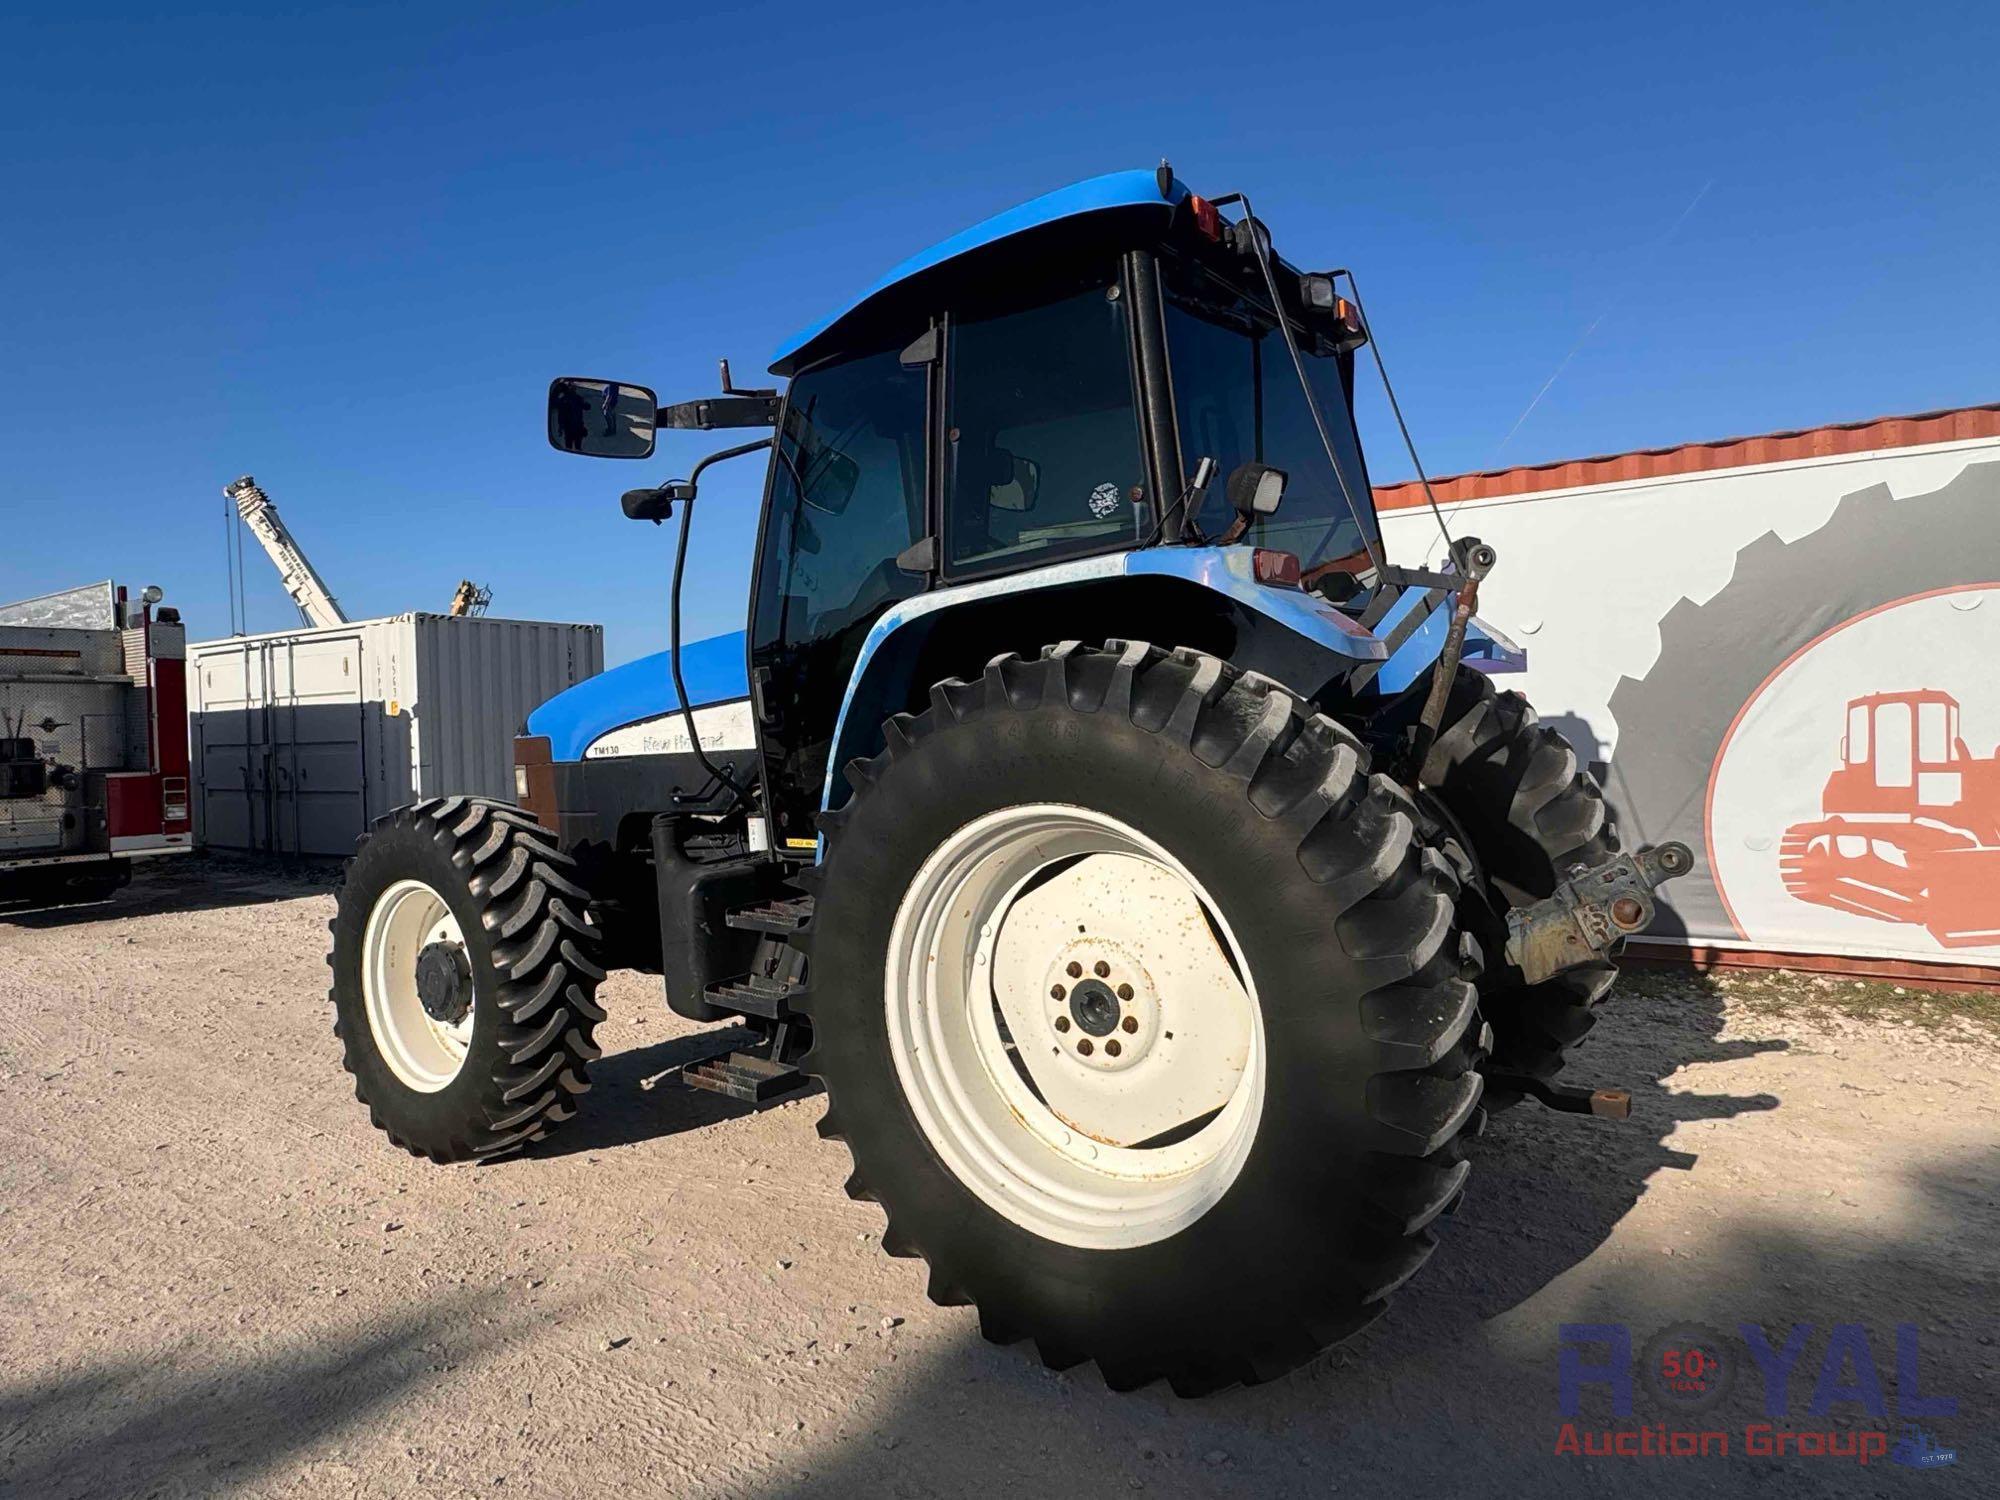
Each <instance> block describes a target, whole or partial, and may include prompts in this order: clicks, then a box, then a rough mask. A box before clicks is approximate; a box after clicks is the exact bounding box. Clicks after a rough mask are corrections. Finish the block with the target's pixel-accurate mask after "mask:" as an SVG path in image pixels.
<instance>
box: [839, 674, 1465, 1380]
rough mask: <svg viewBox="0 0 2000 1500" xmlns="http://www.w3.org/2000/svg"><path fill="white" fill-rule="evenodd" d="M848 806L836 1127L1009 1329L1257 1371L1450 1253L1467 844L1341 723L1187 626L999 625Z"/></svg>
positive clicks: (1162, 1373)
mask: <svg viewBox="0 0 2000 1500" xmlns="http://www.w3.org/2000/svg"><path fill="white" fill-rule="evenodd" d="M885 737H886V747H887V748H886V749H885V750H884V752H883V753H882V754H881V755H879V756H876V757H875V758H874V759H872V760H869V761H865V762H863V761H857V762H855V763H853V764H852V765H850V766H849V767H848V770H847V777H848V780H849V782H850V784H851V785H852V788H853V796H852V797H851V799H850V800H849V801H848V802H847V804H846V805H845V806H844V807H842V808H841V809H840V810H838V811H837V812H834V813H830V814H828V815H826V817H825V819H824V823H823V828H824V831H825V833H826V835H827V853H826V858H825V861H824V863H823V864H822V866H821V867H820V869H819V870H818V871H817V872H814V873H812V874H810V875H809V876H808V877H807V883H808V884H809V885H810V886H811V887H812V888H813V889H814V890H815V891H816V892H817V902H818V905H817V910H816V915H815V919H814V923H813V935H812V939H811V941H812V950H811V951H812V958H811V968H810V973H809V989H808V994H807V997H806V999H805V1001H804V1005H805V1007H806V1008H807V1009H809V1010H810V1013H811V1016H812V1020H813V1036H814V1045H813V1050H812V1051H811V1052H810V1053H809V1054H808V1055H807V1058H806V1061H805V1066H806V1067H807V1068H808V1069H809V1070H810V1071H812V1072H813V1073H815V1074H816V1075H817V1076H818V1077H820V1078H821V1079H822V1080H823V1082H824V1083H825V1085H826V1089H827V1092H828V1095H829V1104H828V1109H827V1114H826V1117H825V1120H824V1121H823V1123H822V1125H821V1134H822V1135H826V1136H831V1137H838V1138H840V1139H842V1140H844V1141H845V1142H846V1143H847V1145H848V1147H849V1149H850V1151H851V1153H852V1155H853V1159H854V1172H853V1175H852V1177H851V1178H850V1179H849V1182H848V1191H849V1193H850V1194H851V1195H853V1196H854V1197H857V1198H862V1199H868V1200H872V1201H875V1202H877V1203H879V1204H881V1205H882V1207H883V1208H884V1209H885V1210H886V1211H887V1213H888V1226H887V1228H886V1230H885V1231H884V1233H883V1245H884V1247H885V1248H886V1249H888V1250H889V1251H890V1252H891V1253H892V1254H899V1255H914V1256H921V1257H923V1258H924V1259H926V1260H927V1261H928V1262H929V1263H930V1268H931V1278H930V1294H931V1296H932V1298H933V1299H934V1300H936V1301H938V1302H940V1303H943V1304H946V1305H957V1304H964V1303H972V1304H975V1305H976V1306H977V1307H978V1309H979V1316H980V1323H981V1327H982V1329H983V1331H984V1332H985V1334H986V1336H987V1337H988V1338H989V1339H992V1340H994V1341H995V1342H999V1343H1011V1342H1014V1341H1016V1340H1019V1339H1024V1338H1026V1339H1032V1340H1033V1341H1034V1343H1035V1346H1036V1349H1037V1351H1038V1352H1039V1354H1040V1356H1041V1358H1042V1359H1043V1360H1044V1361H1045V1362H1046V1363H1048V1364H1050V1365H1052V1366H1055V1367H1057V1368H1063V1367H1067V1366H1071V1365H1074V1364H1077V1363H1080V1362H1082V1361H1084V1360H1094V1361H1096V1363H1097V1364H1098V1366H1099V1368H1100V1369H1101V1370H1102V1372H1103V1375H1104V1378H1105V1380H1106V1382H1107V1383H1108V1384H1109V1385H1111V1386H1112V1387H1113V1388H1115V1389H1130V1388H1133V1387H1137V1386H1140V1385H1144V1384H1146V1383H1148V1382H1151V1381H1154V1380H1158V1379H1161V1378H1164V1379H1166V1380H1168V1381H1169V1382H1171V1383H1172V1385H1173V1387H1174V1389H1175V1390H1177V1391H1178V1392H1180V1393H1181V1394H1184V1395H1193V1394H1200V1393H1203V1392H1207V1391H1212V1390H1217V1389H1220V1388H1223V1387H1226V1386H1229V1385H1233V1384H1237V1383H1243V1384H1251V1383H1255V1382H1258V1381H1263V1380H1268V1379H1271V1378H1272V1377H1274V1376H1276V1375H1279V1374H1281V1373H1283V1372H1284V1371H1286V1370H1289V1369H1291V1368H1293V1367H1294V1366H1296V1365H1298V1364H1300V1363H1302V1362H1304V1361H1305V1360H1308V1359H1310V1358H1311V1357H1312V1356H1313V1355H1314V1354H1315V1353H1317V1352H1318V1351H1319V1350H1321V1349H1323V1348H1325V1347H1326V1346H1328V1345H1329V1344H1332V1343H1334V1342H1336V1341H1337V1340H1339V1339H1341V1338H1344V1337H1345V1336H1347V1335H1348V1334H1351V1333H1353V1332H1354V1331H1355V1330H1356V1329H1358V1328H1360V1327H1361V1326H1362V1325H1363V1324H1365V1323H1367V1322H1368V1321H1369V1320H1370V1319H1372V1318H1373V1317H1374V1316H1375V1315H1376V1314H1377V1313H1379V1312H1380V1311H1381V1310H1382V1309H1383V1307H1384V1305H1385V1302H1386V1299H1387V1298H1388V1297H1389V1295H1390V1294H1391V1293H1392V1292H1393V1291H1394V1290H1395V1289H1396V1288H1397V1287H1399V1286H1400V1285H1401V1284H1402V1283H1403V1282H1404V1281H1405V1280H1407V1279H1408V1278H1409V1277H1410V1276H1411V1275H1412V1274H1413V1273H1414V1272H1415V1271H1416V1270H1417V1268H1418V1267H1419V1266H1420V1265H1421V1264H1422V1263H1423V1261H1424V1260H1425V1259H1426V1258H1427V1257H1428V1256H1429V1254H1430V1252H1431V1249H1432V1247H1433V1245H1434V1238H1433V1235H1434V1230H1433V1227H1432V1226H1433V1224H1434V1222H1435V1221H1436V1219H1437V1218H1438V1216H1439V1214H1441V1213H1443V1212H1444V1211H1445V1210H1447V1209H1448V1208H1450V1207H1451V1206H1453V1205H1454V1204H1455V1203H1456V1201H1457V1199H1458V1197H1459V1195H1460V1193H1461V1192H1462V1190H1463V1187H1464V1184H1465V1180H1466V1177H1467V1174H1468V1173H1469V1171H1470V1166H1469V1163H1468V1162H1467V1160H1466V1156H1465V1151H1464V1147H1465V1144H1466V1142H1467V1140H1468V1138H1469V1137H1470V1136H1471V1135H1473V1134H1476V1132H1477V1131H1478V1129H1479V1128H1480V1126H1481V1124H1483V1121H1484V1114H1483V1111H1482V1110H1481V1109H1480V1089H1481V1080H1480V1075H1479V1072H1478V1065H1479V1061H1480V1054H1481V1048H1482V1046H1483V1044H1484V1040H1485V1037H1484V1028H1483V1026H1482V1024H1481V1021H1480V1019H1479V1016H1478V1011H1477V1000H1476V992H1475V981H1476V979H1477V976H1478V972H1479V951H1478V947H1477V945H1476V944H1475V943H1474V942H1472V941H1471V940H1470V939H1469V938H1467V937H1465V936H1464V935H1463V934H1462V933H1461V932H1460V930H1459V928H1458V926H1457V924H1456V918H1455V902H1456V897H1457V894H1458V883H1459V878H1460V872H1461V870H1463V869H1466V868H1467V866H1466V865H1465V863H1464V858H1463V855H1462V854H1461V853H1460V851H1458V849H1457V847H1456V846H1455V845H1454V844H1453V843H1452V842H1451V840H1450V839H1449V837H1448V836H1446V835H1444V834H1443V832H1442V830H1440V829H1439V828H1438V827H1436V826H1435V825H1433V824H1430V823H1428V822H1427V820H1426V819H1425V818H1424V817H1423V816H1422V814H1421V813H1420V812H1419V811H1418V809H1417V807H1416V806H1415V805H1414V804H1413V803H1412V802H1411V801H1410V799H1409V798H1408V797H1407V796H1406V795H1405V794H1404V793H1403V792H1402V791H1401V790H1400V789H1399V788H1398V787H1397V786H1395V785H1394V784H1393V783H1392V782H1390V781H1389V780H1387V779H1386V778H1384V777H1381V776H1377V775H1372V774H1371V773H1370V770H1369V759H1368V753H1367V751H1366V750H1365V749H1363V748H1362V747H1361V745H1360V744H1359V742H1358V741H1357V740H1356V739H1355V738H1354V736H1353V735H1351V734H1350V733H1349V732H1348V731H1347V730H1345V729H1344V728H1342V727H1341V726H1339V725H1338V724H1336V723H1335V722H1334V721H1333V720H1331V719H1329V718H1326V717H1324V716H1322V715H1318V714H1315V713H1314V712H1312V710H1311V708H1310V707H1309V706H1308V705H1306V704H1304V703H1303V702H1301V701H1300V700H1299V699H1297V698H1295V697H1293V696H1292V695H1291V694H1290V693H1288V692H1287V691H1285V690H1284V689H1282V688H1281V687H1279V686H1277V685H1276V684H1274V683H1272V682H1270V681H1269V680H1267V679H1264V678H1261V677H1258V676H1255V675H1253V674H1247V673H1240V672H1238V671H1237V670H1236V669H1234V668H1232V667H1230V666H1229V665H1227V664H1226V663H1224V662H1221V661H1219V660H1216V659H1215V658H1212V657H1208V656H1204V655H1201V654H1198V653H1195V652H1192V651H1186V650H1182V651H1175V652H1171V653H1169V652H1166V651H1163V650H1160V649H1158V648H1155V647H1150V646H1146V645H1143V644H1137V643H1132V644H1128V643H1125V642H1121V641H1112V642H1109V643H1107V645H1106V648H1105V649H1104V650H1102V651H1098V650H1091V649H1085V648H1082V647H1079V646H1077V645H1075V644H1074V643H1069V644H1065V645H1063V646H1058V647H1052V648H1049V649H1047V650H1045V651H1044V652H1043V654H1042V656H1041V657H1040V659H1038V660H1034V661H1025V660H1021V659H1020V658H1018V657H1014V656H1011V655H1010V656H1003V657H1000V658H997V659H996V660H994V661H993V662H992V663H991V664H990V665H988V667H987V668H986V670H985V673H984V674H983V675H982V676H981V677H979V678H978V679H976V680H972V681H958V680H952V681H947V682H944V683H941V684H939V685H938V686H937V687H936V688H934V689H933V690H932V692H931V701H930V707H929V709H928V710H927V711H925V712H923V713H920V714H916V715H914V716H910V715H899V716H897V717H896V718H894V719H891V720H890V721H889V722H888V723H887V725H886V726H885Z"/></svg>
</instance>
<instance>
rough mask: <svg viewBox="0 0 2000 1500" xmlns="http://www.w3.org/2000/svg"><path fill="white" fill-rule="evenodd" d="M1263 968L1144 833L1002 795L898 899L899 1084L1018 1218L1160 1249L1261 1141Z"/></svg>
mask: <svg viewBox="0 0 2000 1500" xmlns="http://www.w3.org/2000/svg"><path fill="white" fill-rule="evenodd" d="M1247 972H1248V971H1247V968H1246V966H1245V965H1244V964H1243V962H1242V959H1241V954H1240V952H1239V951H1238V950H1236V949H1235V947H1234V940H1233V938H1231V937H1230V936H1229V935H1228V933H1227V929H1226V926H1225V924H1224V918H1223V916H1222V914H1221V913H1220V911H1219V910H1218V909H1216V908H1215V907H1214V905H1213V903H1212V901H1210V899H1209V898H1208V895H1207V893H1206V892H1205V891H1204V890H1203V889H1202V888H1201V886H1200V885H1199V884H1198V883H1197V882H1196V881H1195V879H1194V878H1193V877H1192V876H1191V875H1190V874H1189V872H1188V871H1187V870H1186V868H1185V867H1184V866H1182V865H1181V864H1180V863H1179V862H1178V861H1177V860H1175V859H1174V858H1173V856H1172V855H1170V854H1168V853H1167V852H1166V851H1165V850H1164V849H1162V848H1161V847H1160V846H1159V845H1158V844H1157V843H1155V842H1154V841H1153V840H1152V839H1150V838H1148V837H1147V836H1146V835H1145V834H1143V833H1140V832H1139V831H1138V830H1136V829H1134V828H1132V827H1131V826H1130V825H1129V824H1125V823H1122V822H1119V821H1118V820H1117V819H1115V818H1112V817H1110V816H1109V815H1107V814H1104V813H1101V812H1098V811H1095V810H1092V809H1086V808H1081V807H1076V806H1074V805H1066V804H1052V803H1039V804H1027V805H1022V806H1017V807H1007V808H1001V809H998V810H996V811H994V812H991V813H988V814H985V815H984V816H982V817H981V818H978V819H975V820H974V821H973V822H971V823H969V824H967V825H966V826H965V827H964V828H962V829H960V830H959V831H958V832H957V833H955V834H954V835H952V837H951V838H949V839H947V840H946V841H945V842H944V843H942V844H940V845H939V846H938V848H937V849H936V850H934V851H933V852H932V854H931V855H930V857H929V858H928V859H927V860H926V861H925V863H924V866H923V868H922V869H920V870H918V871H917V873H916V875H915V876H914V877H913V878H912V880H911V883H910V888H909V890H908V892H907V893H906V894H905V896H904V898H903V901H902V903H901V905H900V907H899V909H898V912H897V919H896V927H895V930H894V931H893V932H892V934H891V937H890V963H889V965H888V972H887V974H886V976H885V979H886V983H885V990H884V998H885V1000H886V1002H887V1010H888V1017H887V1018H888V1020H889V1023H890V1047H891V1053H892V1056H893V1057H894V1058H895V1063H896V1071H897V1077H898V1081H899V1082H900V1083H901V1085H902V1088H903V1093H904V1098H905V1100H906V1101H907V1102H908V1104H909V1105H910V1107H911V1109H912V1111H913V1112H914V1113H915V1115H916V1116H917V1120H918V1124H919V1126H920V1127H921V1128H922V1129H923V1131H924V1133H925V1135H926V1137H927V1138H928V1139H929V1140H930V1142H931V1144H932V1146H933V1147H935V1148H936V1149H937V1150H938V1152H939V1153H940V1155H941V1156H943V1158H944V1159H945V1161H946V1164H947V1165H948V1167H949V1168H950V1169H951V1171H952V1172H953V1173H954V1175H956V1176H957V1177H958V1179H959V1180H960V1181H961V1182H963V1183H965V1184H966V1186H967V1187H968V1188H970V1189H971V1190H972V1191H973V1192H975V1193H977V1194H978V1195H979V1196H980V1197H981V1198H982V1199H984V1200H985V1201H986V1203H987V1204H988V1205H989V1206H991V1207H993V1208H995V1209H996V1210H997V1211H999V1212H1001V1213H1003V1214H1005V1215H1006V1216H1007V1217H1008V1218H1009V1219H1011V1220H1012V1221H1013V1222H1015V1223H1017V1224H1021V1225H1023V1226H1024V1227H1028V1228H1031V1229H1032V1230H1033V1231H1034V1232H1035V1233H1037V1234H1040V1235H1042V1236H1043V1237H1044V1238H1048V1239H1052V1240H1056V1241H1058V1242H1060V1243H1064V1244H1071V1245H1080V1246H1087V1247H1094V1248H1113V1247H1117V1246H1126V1245H1139V1244H1148V1243H1151V1242H1153V1241H1155V1240H1158V1239H1161V1238H1164V1237H1166V1236H1168V1235H1170V1234H1172V1233H1174V1232H1175V1231H1176V1229H1177V1228H1178V1227H1179V1226H1181V1225H1183V1224H1186V1223H1189V1222H1191V1221H1192V1220H1193V1219H1194V1218H1197V1217H1199V1216H1200V1215H1201V1213H1203V1212H1204V1211H1205V1210H1206V1208H1207V1206H1208V1205H1210V1204H1212V1203H1214V1202H1215V1201H1216V1200H1217V1199H1218V1198H1219V1197H1220V1195H1221V1194H1222V1193H1223V1192H1224V1191H1225V1190H1226V1189H1227V1187H1228V1184H1229V1182H1230V1181H1231V1180H1232V1179H1233V1178H1234V1176H1235V1174H1236V1172H1237V1170H1238V1169H1239V1168H1240V1167H1241V1165H1242V1163H1243V1161H1244V1159H1245V1157H1246V1155H1247V1153H1248V1151H1249V1145H1250V1142H1251V1140H1252V1139H1253V1138H1254V1136H1255V1133H1256V1122H1257V1118H1258V1115H1259V1113H1260V1112H1261V1110H1262V1107H1263V1092H1264V1090H1263V1073H1264V1065H1263V1048H1262V1034H1261V1025H1260V1016H1259V1012H1258V1008H1257V1001H1256V997H1255V993H1254V991H1252V990H1251V989H1250V987H1249V983H1248V980H1247V977H1245V976H1247Z"/></svg>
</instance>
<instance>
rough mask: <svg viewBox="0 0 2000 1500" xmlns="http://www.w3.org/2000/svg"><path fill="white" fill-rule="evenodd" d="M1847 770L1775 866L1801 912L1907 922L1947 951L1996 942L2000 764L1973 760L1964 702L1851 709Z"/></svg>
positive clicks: (1928, 698) (1898, 702)
mask: <svg viewBox="0 0 2000 1500" xmlns="http://www.w3.org/2000/svg"><path fill="white" fill-rule="evenodd" d="M1840 759H1841V766H1840V769H1839V770H1837V771H1835V772H1834V773H1833V775H1832V776H1831V777H1830V778H1829V779H1828V781H1827V783H1826V790H1825V791H1824V792H1823V793H1822V794H1821V796H1820V810H1821V811H1822V812H1823V813H1824V814H1825V816H1824V817H1823V818H1821V819H1820V821H1818V822H1816V823H1798V824H1794V825H1793V826H1792V827H1790V828H1788V829H1786V830H1785V837H1784V841H1783V842H1782V843H1781V844H1780V845H1779V846H1778V866H1779V869H1780V871H1781V872H1782V873H1783V875H1784V879H1785V889H1786V890H1788V891H1790V892H1791V893H1792V894H1793V895H1794V896H1796V897H1798V899H1799V900H1801V901H1811V902H1813V903H1815V904H1816V905H1819V906H1830V907H1832V908H1833V909H1834V910H1836V911H1845V912H1852V913H1854V914H1856V915H1857V916H1863V917H1873V918H1875V919H1876V920H1877V921H1882V922H1912V923H1916V924H1917V925H1919V926H1921V927H1923V928H1924V930H1925V931H1927V932H1929V933H1930V935H1931V936H1932V937H1934V938H1936V939H1937V940H1938V942H1939V943H1941V944H1943V945H1944V946H1945V947H1947V948H1971V947H1979V946H1983V945H1986V944H1990V943H1995V942H2000V755H1995V756H1991V757H1988V758H1987V759H1985V760H1976V759H1974V758H1973V757H1972V756H1971V755H1970V754H1969V753H1968V752H1967V750H1966V748H1965V742H1964V741H1963V740H1961V739H1960V738H1959V737H1958V700H1957V699H1956V698H1954V697H1952V696H1951V694H1949V693H1941V692H1937V691H1935V690H1931V689H1926V690H1923V691H1919V692H1913V693H1875V694H1871V695H1870V696H1868V697H1865V698H1856V699H1854V700H1853V701H1851V702H1850V703H1849V704H1848V705H1847V734H1846V736H1845V738H1843V739H1842V741H1841V745H1840Z"/></svg>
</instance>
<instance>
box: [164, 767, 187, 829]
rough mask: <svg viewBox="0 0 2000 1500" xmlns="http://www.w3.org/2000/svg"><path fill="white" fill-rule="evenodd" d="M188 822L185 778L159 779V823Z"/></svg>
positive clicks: (166, 777) (168, 777) (170, 777)
mask: <svg viewBox="0 0 2000 1500" xmlns="http://www.w3.org/2000/svg"><path fill="white" fill-rule="evenodd" d="M187 820H188V786H187V778H186V777H185V776H163V777H161V778H160V821H161V822H163V823H185V822H186V821H187Z"/></svg>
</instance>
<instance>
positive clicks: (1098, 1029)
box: [1069, 979, 1119, 1036]
mask: <svg viewBox="0 0 2000 1500" xmlns="http://www.w3.org/2000/svg"><path fill="white" fill-rule="evenodd" d="M1069 1013H1070V1015H1071V1017H1072V1018H1074V1020H1075V1021H1076V1024H1077V1025H1078V1026H1080V1027H1082V1028H1083V1029H1084V1030H1085V1031H1086V1032H1088V1033H1089V1034H1090V1035H1091V1036H1109V1035H1111V1033H1112V1032H1114V1031H1116V1030H1117V1029H1118V1017H1119V1010H1118V997H1117V996H1116V995H1115V994H1113V993H1112V991H1111V986H1110V985H1108V984H1106V983H1105V982H1104V981H1103V980H1101V979H1086V980H1084V981H1083V982H1082V983H1081V984H1079V985H1077V987H1076V988H1075V989H1073V990H1071V991H1070V992H1069Z"/></svg>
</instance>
